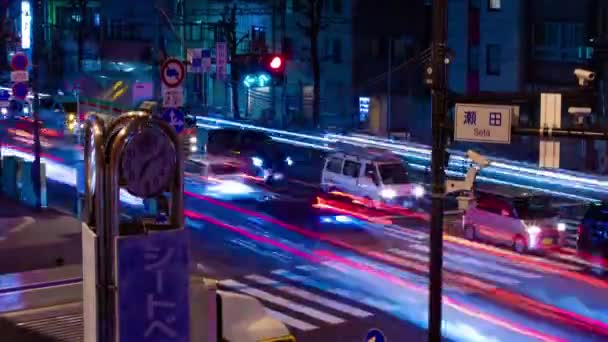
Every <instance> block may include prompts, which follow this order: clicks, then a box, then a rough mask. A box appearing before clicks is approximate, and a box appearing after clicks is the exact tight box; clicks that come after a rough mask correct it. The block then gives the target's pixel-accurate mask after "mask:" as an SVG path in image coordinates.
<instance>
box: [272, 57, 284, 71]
mask: <svg viewBox="0 0 608 342" xmlns="http://www.w3.org/2000/svg"><path fill="white" fill-rule="evenodd" d="M282 65H283V60H282V59H281V57H279V56H274V57H272V59H271V60H270V68H271V69H275V70H276V69H280V68H281V66H282Z"/></svg>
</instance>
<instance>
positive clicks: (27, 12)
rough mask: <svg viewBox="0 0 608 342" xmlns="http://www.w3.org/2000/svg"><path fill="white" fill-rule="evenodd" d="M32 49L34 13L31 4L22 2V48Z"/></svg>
mask: <svg viewBox="0 0 608 342" xmlns="http://www.w3.org/2000/svg"><path fill="white" fill-rule="evenodd" d="M31 47H32V11H31V6H30V2H29V0H28V1H21V48H22V49H29V48H31Z"/></svg>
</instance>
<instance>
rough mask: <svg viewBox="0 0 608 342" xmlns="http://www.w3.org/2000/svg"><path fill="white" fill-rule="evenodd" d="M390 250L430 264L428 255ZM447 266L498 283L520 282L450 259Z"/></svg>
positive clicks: (513, 283) (510, 283)
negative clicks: (468, 266) (462, 264)
mask: <svg viewBox="0 0 608 342" xmlns="http://www.w3.org/2000/svg"><path fill="white" fill-rule="evenodd" d="M389 252H390V253H393V254H396V255H399V256H401V257H404V258H407V259H413V260H417V261H420V262H423V263H426V264H428V262H429V258H428V255H421V254H416V253H410V252H407V251H404V250H401V249H397V248H391V249H389ZM445 266H446V267H447V268H449V269H451V270H453V271H460V272H463V273H466V274H470V275H473V276H475V277H479V278H482V279H485V280H490V281H494V282H496V283H500V284H503V285H517V284H519V283H520V281H519V280H517V279H512V278H507V277H503V276H499V275H495V274H488V273H486V272H480V271H479V270H477V271H474V272H473V271H472V270H467V269H465V268H463V267H462V266H459V265H456V264H455V263H453V262H451V261H450V260H446V261H445Z"/></svg>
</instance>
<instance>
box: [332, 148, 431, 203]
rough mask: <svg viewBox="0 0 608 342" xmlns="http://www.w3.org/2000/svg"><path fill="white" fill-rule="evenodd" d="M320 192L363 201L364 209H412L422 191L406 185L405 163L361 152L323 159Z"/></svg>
mask: <svg viewBox="0 0 608 342" xmlns="http://www.w3.org/2000/svg"><path fill="white" fill-rule="evenodd" d="M321 190H322V191H324V192H335V191H338V192H342V193H346V194H350V195H354V196H357V197H360V198H362V199H365V200H366V201H365V202H364V203H365V204H366V205H368V206H371V207H378V206H381V205H382V204H388V205H394V206H404V207H407V208H410V207H413V206H414V205H415V203H416V200H418V199H420V198H422V197H423V196H424V193H425V191H424V188H423V187H422V186H421V185H419V184H413V183H410V180H409V176H408V173H407V168H406V164H405V162H404V161H403V160H402V159H401V158H399V157H398V156H396V155H395V154H393V153H391V152H390V151H387V150H380V149H363V150H361V151H348V152H336V153H332V154H330V155H328V156H327V158H326V159H325V165H324V167H323V172H322V175H321Z"/></svg>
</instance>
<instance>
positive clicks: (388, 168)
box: [378, 163, 409, 185]
mask: <svg viewBox="0 0 608 342" xmlns="http://www.w3.org/2000/svg"><path fill="white" fill-rule="evenodd" d="M378 169H379V170H380V177H382V183H384V184H385V185H389V184H407V183H409V179H408V178H409V177H408V176H407V169H406V168H405V165H403V164H402V163H390V164H379V165H378Z"/></svg>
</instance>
